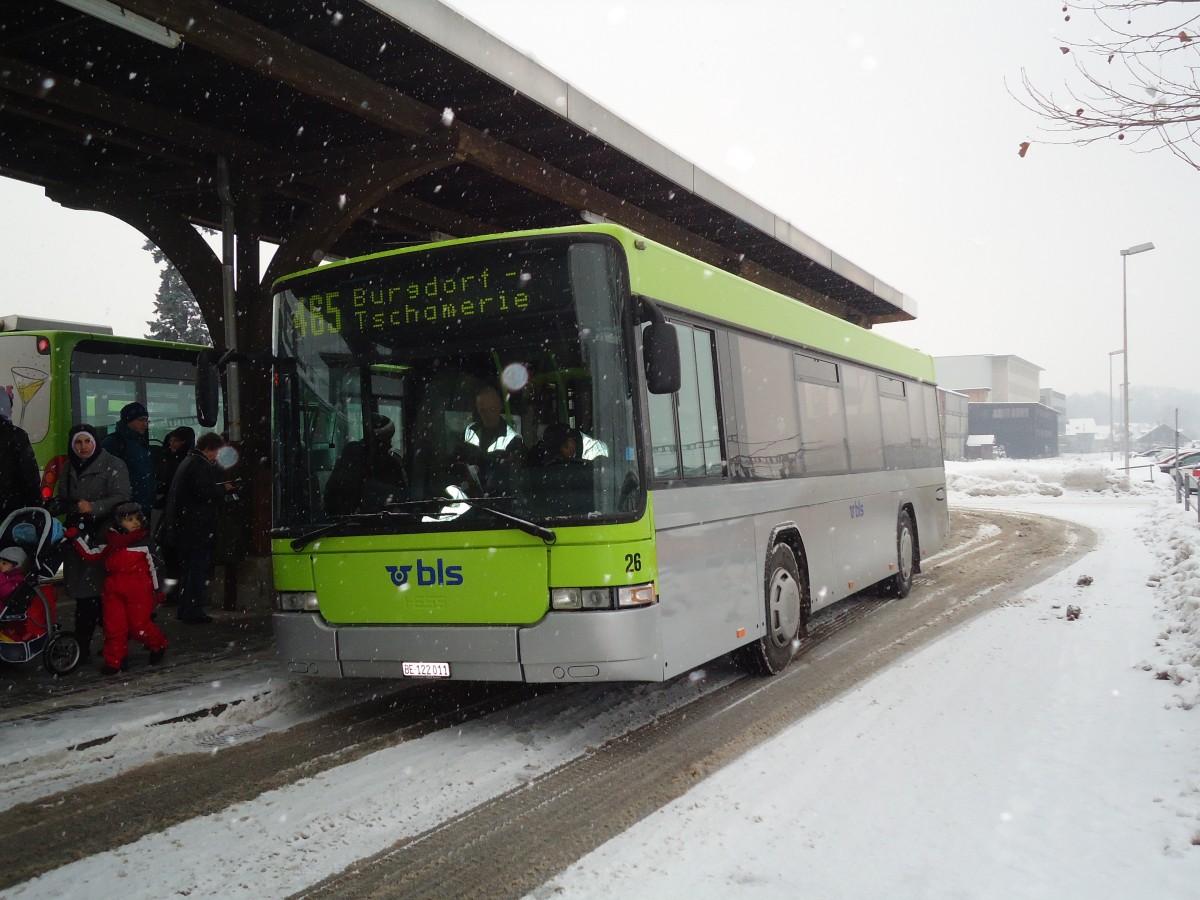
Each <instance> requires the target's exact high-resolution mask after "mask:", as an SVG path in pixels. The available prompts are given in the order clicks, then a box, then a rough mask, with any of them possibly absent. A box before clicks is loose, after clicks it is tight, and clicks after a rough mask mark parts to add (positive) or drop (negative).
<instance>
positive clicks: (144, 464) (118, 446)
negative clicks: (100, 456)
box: [100, 400, 155, 510]
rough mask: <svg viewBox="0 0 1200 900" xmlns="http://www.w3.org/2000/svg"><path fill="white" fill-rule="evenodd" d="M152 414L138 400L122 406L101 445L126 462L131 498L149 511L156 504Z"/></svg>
mask: <svg viewBox="0 0 1200 900" xmlns="http://www.w3.org/2000/svg"><path fill="white" fill-rule="evenodd" d="M149 427H150V413H149V412H148V411H147V409H146V407H145V405H144V404H142V403H139V402H138V401H136V400H135V401H133V402H132V403H126V404H125V405H124V406H122V407H121V415H120V418H119V419H118V420H117V424H116V425H115V426H114V427H113V430H112V431H111V432H110V433H109V434H108V435H106V436H105V438H104V440H103V441H102V442H101V443H100V446H101V447H103V448H104V449H105V450H107V451H108V452H109V453H111V454H112V455H113V456H115V457H117V458H118V459H119V460H121V462H123V463H125V468H126V469H127V470H128V471H129V492H130V495H131V496H132V498H133V499H134V500H135V501H137V502H138V503H140V504H141V506H142V509H145V510H148V509H150V508H151V507H152V506H154V493H155V490H154V457H153V456H151V454H150V438H149V437H148V435H147V432H148V430H149Z"/></svg>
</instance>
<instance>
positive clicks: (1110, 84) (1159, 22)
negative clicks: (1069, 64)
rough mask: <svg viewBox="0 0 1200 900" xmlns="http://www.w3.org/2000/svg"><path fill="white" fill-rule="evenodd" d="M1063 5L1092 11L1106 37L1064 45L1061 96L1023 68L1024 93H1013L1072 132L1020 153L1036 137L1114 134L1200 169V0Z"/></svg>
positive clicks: (1100, 0)
mask: <svg viewBox="0 0 1200 900" xmlns="http://www.w3.org/2000/svg"><path fill="white" fill-rule="evenodd" d="M1062 10H1063V13H1064V18H1065V19H1066V21H1067V22H1068V23H1070V22H1073V21H1076V20H1077V16H1076V14H1077V13H1083V14H1084V15H1086V16H1090V17H1091V18H1092V19H1094V20H1095V22H1097V23H1098V24H1099V27H1100V29H1101V30H1102V31H1103V32H1104V33H1105V35H1106V37H1105V38H1104V39H1103V40H1095V39H1091V40H1081V41H1079V42H1070V41H1068V42H1065V43H1063V44H1062V45H1060V47H1059V50H1060V52H1061V53H1062V54H1063V55H1065V56H1069V57H1071V59H1072V61H1073V63H1074V72H1073V73H1072V75H1071V76H1070V77H1069V79H1068V80H1067V81H1066V83H1065V85H1064V92H1065V93H1064V94H1063V95H1061V96H1055V94H1053V93H1050V92H1047V91H1044V90H1043V89H1042V88H1040V87H1038V86H1037V85H1036V84H1034V83H1033V81H1032V79H1031V78H1030V77H1029V75H1028V73H1027V72H1026V71H1025V70H1024V69H1022V70H1021V88H1022V92H1023V94H1014V93H1013V92H1012V90H1011V89H1010V91H1009V93H1010V94H1013V96H1014V97H1015V98H1016V99H1017V101H1018V102H1019V103H1021V104H1022V105H1023V106H1024V107H1025V108H1026V109H1029V110H1031V111H1033V112H1034V113H1036V114H1037V115H1038V116H1040V117H1041V118H1042V119H1043V120H1044V121H1045V122H1046V123H1047V124H1046V125H1045V126H1044V130H1045V131H1047V132H1049V133H1051V134H1053V135H1069V137H1062V138H1051V139H1048V140H1045V141H1041V142H1029V141H1026V142H1022V145H1021V147H1020V149H1019V152H1020V154H1021V155H1022V156H1024V155H1025V153H1026V151H1027V150H1028V146H1029V144H1030V143H1072V144H1080V145H1086V144H1091V143H1095V142H1096V141H1102V140H1113V139H1115V140H1118V141H1125V142H1126V143H1128V144H1129V145H1131V146H1133V147H1135V148H1136V149H1137V150H1138V151H1142V152H1152V151H1155V150H1163V149H1166V150H1168V151H1169V152H1170V153H1172V154H1174V155H1175V156H1176V157H1178V158H1179V159H1180V160H1182V161H1183V162H1186V163H1187V164H1188V165H1190V166H1191V167H1192V168H1194V169H1200V81H1198V75H1200V0H1067V2H1065V3H1064V4H1063V7H1062Z"/></svg>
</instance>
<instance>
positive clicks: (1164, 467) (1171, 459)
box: [1155, 447, 1200, 475]
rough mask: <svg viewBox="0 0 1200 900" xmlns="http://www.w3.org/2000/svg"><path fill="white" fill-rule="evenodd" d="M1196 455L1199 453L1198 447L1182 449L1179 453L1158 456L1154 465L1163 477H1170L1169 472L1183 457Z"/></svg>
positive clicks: (1172, 452)
mask: <svg viewBox="0 0 1200 900" xmlns="http://www.w3.org/2000/svg"><path fill="white" fill-rule="evenodd" d="M1196 453H1200V447H1184V448H1182V449H1181V450H1180V451H1179V453H1175V451H1174V450H1172V451H1170V452H1169V453H1167V454H1166V455H1165V456H1160V457H1159V458H1158V461H1157V462H1156V463H1155V465H1157V466H1158V471H1160V472H1162V473H1163V474H1164V475H1170V474H1171V470H1172V469H1174V468H1175V466H1176V465H1177V464H1178V463H1180V462H1182V461H1183V458H1184V457H1186V456H1191V455H1194V454H1196Z"/></svg>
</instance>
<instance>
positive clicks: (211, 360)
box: [196, 349, 221, 428]
mask: <svg viewBox="0 0 1200 900" xmlns="http://www.w3.org/2000/svg"><path fill="white" fill-rule="evenodd" d="M220 402H221V373H220V371H219V370H218V368H217V351H216V350H212V349H209V350H201V351H200V355H199V356H197V357H196V421H198V422H199V423H200V426H201V427H202V428H212V427H213V426H214V425H216V424H217V409H218V407H219V405H220Z"/></svg>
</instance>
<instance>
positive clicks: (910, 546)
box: [883, 509, 917, 599]
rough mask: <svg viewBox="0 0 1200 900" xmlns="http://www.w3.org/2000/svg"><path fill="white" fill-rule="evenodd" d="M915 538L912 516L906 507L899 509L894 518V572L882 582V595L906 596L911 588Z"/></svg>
mask: <svg viewBox="0 0 1200 900" xmlns="http://www.w3.org/2000/svg"><path fill="white" fill-rule="evenodd" d="M916 560H917V539H916V535H915V533H914V531H913V523H912V516H910V515H909V514H908V510H907V509H902V510H900V515H899V517H898V518H897V520H896V574H895V575H892V576H891V577H890V578H888V579H887V580H886V581H884V582H883V595H884V596H885V597H896V598H898V599H901V598H904V597H907V596H908V592H909V591H911V590H912V583H913V572H914V571H916Z"/></svg>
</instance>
